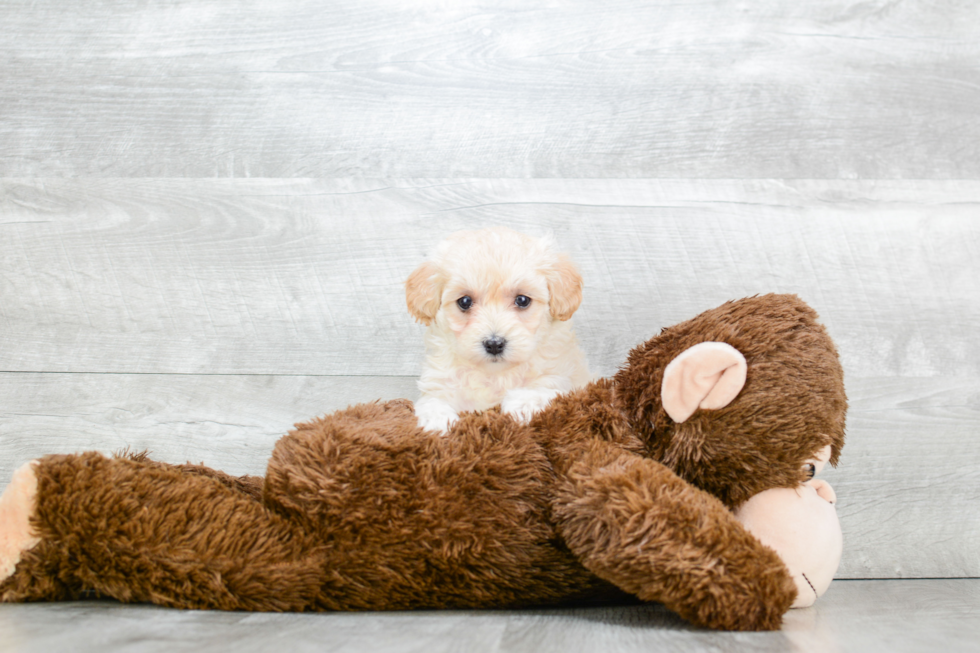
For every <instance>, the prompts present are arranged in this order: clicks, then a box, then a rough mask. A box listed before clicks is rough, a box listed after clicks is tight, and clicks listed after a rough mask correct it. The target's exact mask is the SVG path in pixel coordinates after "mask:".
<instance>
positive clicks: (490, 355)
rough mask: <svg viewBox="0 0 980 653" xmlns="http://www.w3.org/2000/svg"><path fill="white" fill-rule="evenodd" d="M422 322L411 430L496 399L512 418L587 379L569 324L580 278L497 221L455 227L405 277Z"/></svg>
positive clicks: (437, 426) (548, 244)
mask: <svg viewBox="0 0 980 653" xmlns="http://www.w3.org/2000/svg"><path fill="white" fill-rule="evenodd" d="M405 299H406V301H407V302H408V311H409V313H411V314H412V315H413V316H414V317H415V319H416V320H417V321H419V322H421V323H422V324H425V325H426V326H427V327H428V329H427V330H426V335H425V348H426V359H425V364H424V366H423V369H422V376H421V378H420V379H419V390H420V391H421V394H422V396H421V398H420V399H419V400H418V401H417V402H415V415H416V416H417V417H418V422H419V426H421V427H423V428H426V429H430V430H433V431H440V432H445V431H446V430H447V429H448V428H449V427H450V426H452V424H453V423H454V422H455V421H456V420H457V418H458V416H459V413H460V412H462V411H467V410H483V409H486V408H490V407H491V406H495V405H497V404H500V405H501V409H502V410H503V411H504V412H505V413H508V414H510V415H513V416H514V417H516V418H518V419H519V420H521V421H527V420H528V419H530V418H531V416H532V415H533V414H534V413H535V412H537V411H539V410H541V409H542V408H544V407H545V406H547V405H548V403H549V402H550V401H551V400H552V399H553V398H554V397H555V396H556V395H558V394H560V393H562V392H568V391H569V390H572V389H575V388H578V387H581V386H583V385H585V384H586V383H587V382H588V381H589V380H590V378H591V377H590V375H589V371H588V365H587V363H586V361H585V355H584V354H583V353H582V350H581V349H580V348H579V346H578V341H577V340H576V338H575V333H574V332H573V331H572V326H571V323H570V322H569V321H568V320H569V318H571V317H572V313H574V312H575V311H576V309H578V307H579V304H580V303H581V302H582V277H581V276H580V275H579V273H578V271H577V270H576V269H575V266H574V265H573V264H572V262H571V261H570V260H569V258H568V257H567V256H566V255H564V254H559V253H557V252H556V251H555V249H554V242H553V241H552V240H551V239H550V238H533V237H531V236H526V235H524V234H520V233H517V232H516V231H512V230H510V229H506V228H503V227H497V228H492V229H483V230H481V231H462V232H458V233H455V234H453V235H451V236H449V238H447V239H446V240H444V241H443V242H442V243H440V244H439V246H438V248H437V249H436V252H435V255H434V256H433V257H432V260H430V261H427V262H425V263H423V264H422V265H420V266H419V267H418V269H416V270H415V271H414V272H412V274H411V276H409V278H408V281H406V282H405Z"/></svg>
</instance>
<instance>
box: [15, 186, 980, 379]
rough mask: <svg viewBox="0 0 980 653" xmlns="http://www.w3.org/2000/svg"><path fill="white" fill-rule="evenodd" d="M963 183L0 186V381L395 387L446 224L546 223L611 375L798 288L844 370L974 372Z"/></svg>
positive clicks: (404, 369) (971, 210)
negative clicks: (413, 301)
mask: <svg viewBox="0 0 980 653" xmlns="http://www.w3.org/2000/svg"><path fill="white" fill-rule="evenodd" d="M978 215H980V182H973V181H946V182H931V181H896V182H888V181H878V182H862V181H857V182H841V181H795V182H791V181H761V180H755V181H739V180H735V181H732V180H729V181H724V180H721V181H711V180H708V181H684V180H677V181H656V180H470V181H399V180H386V181H372V180H365V181H356V180H168V179H156V180H128V179H106V180H58V179H45V180H20V181H18V180H3V181H0V238H2V241H3V253H4V256H3V257H2V259H0V296H2V297H3V302H0V370H4V371H50V372H119V373H132V372H147V373H206V374H216V373H227V374H242V373H247V374H304V375H380V376H388V375H391V376H412V375H417V374H418V372H419V369H420V364H421V359H422V355H423V351H422V330H421V327H420V326H418V325H416V324H414V323H413V322H412V320H411V318H410V317H409V315H408V313H407V311H406V309H405V302H404V293H403V289H402V288H403V286H402V284H403V282H404V279H405V278H406V277H407V276H408V274H409V272H410V271H411V270H412V269H413V268H414V267H415V266H416V265H418V264H419V263H420V262H421V261H423V260H424V258H425V254H426V252H427V251H428V250H430V249H431V248H432V247H433V246H434V244H435V243H436V242H437V241H438V240H439V239H441V238H442V237H443V236H445V235H446V234H447V233H449V232H451V231H454V230H456V229H462V228H479V227H483V226H486V225H488V224H504V225H508V226H511V227H514V228H517V229H520V230H525V231H531V232H544V231H551V232H554V234H555V235H556V237H557V239H558V241H559V243H560V244H561V246H562V247H563V248H565V249H566V250H567V251H569V252H570V253H571V254H572V256H573V258H574V259H575V260H576V262H577V263H578V265H579V266H580V268H581V270H582V272H583V275H584V277H585V280H586V290H585V301H584V303H583V306H582V308H581V309H580V311H579V313H578V314H577V315H576V317H575V323H576V331H577V333H578V334H579V337H580V340H581V341H582V344H583V347H584V349H585V351H586V353H587V354H588V356H589V358H590V361H591V364H592V367H593V369H595V370H596V371H597V372H599V373H601V374H609V373H611V372H612V371H614V370H615V369H616V368H617V367H618V366H619V365H620V364H621V363H622V361H623V360H625V357H626V354H627V352H628V351H629V349H630V348H631V347H633V346H634V345H636V344H638V343H640V342H642V341H644V340H646V339H647V338H649V337H650V336H652V335H654V334H656V333H657V332H658V331H659V330H660V328H661V327H663V326H667V325H670V324H674V323H676V322H679V321H681V320H684V319H687V318H689V317H692V316H694V315H696V314H697V313H699V312H701V311H703V310H705V309H707V308H710V307H713V306H716V305H718V304H720V303H722V302H724V301H726V300H728V299H733V298H738V297H743V296H746V295H752V294H756V293H765V292H791V293H797V294H799V295H800V296H801V297H802V298H803V299H805V300H806V301H808V302H809V303H810V304H811V305H813V306H814V307H815V308H816V309H817V310H818V311H819V312H820V314H821V316H822V318H823V320H824V322H825V323H826V324H827V326H828V328H829V329H830V332H831V335H832V336H833V337H834V338H835V340H836V341H837V343H838V346H839V348H840V351H841V355H842V358H843V361H844V365H845V369H846V372H847V374H848V377H849V378H880V377H890V376H900V377H933V376H944V377H967V378H977V377H980V345H978V343H977V340H976V338H975V332H974V328H973V325H975V324H977V323H978V322H980V272H978V264H977V261H978V260H980V220H977V219H976V217H977V216H978Z"/></svg>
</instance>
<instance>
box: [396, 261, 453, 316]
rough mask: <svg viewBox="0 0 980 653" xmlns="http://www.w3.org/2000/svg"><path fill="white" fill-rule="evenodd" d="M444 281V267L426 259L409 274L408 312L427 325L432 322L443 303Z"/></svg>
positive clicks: (406, 297) (406, 295)
mask: <svg viewBox="0 0 980 653" xmlns="http://www.w3.org/2000/svg"><path fill="white" fill-rule="evenodd" d="M444 281H445V279H444V275H443V272H442V268H440V267H439V266H438V265H436V264H435V263H433V262H431V261H426V262H425V263H423V264H422V265H420V266H418V267H417V268H415V271H414V272H412V274H410V275H408V280H407V281H406V282H405V302H406V303H407V304H408V312H409V313H411V314H412V317H414V318H415V320H416V321H417V322H421V323H422V324H424V325H426V326H429V325H430V324H432V320H433V319H435V317H436V313H438V312H439V306H440V305H441V304H442V286H443V283H444Z"/></svg>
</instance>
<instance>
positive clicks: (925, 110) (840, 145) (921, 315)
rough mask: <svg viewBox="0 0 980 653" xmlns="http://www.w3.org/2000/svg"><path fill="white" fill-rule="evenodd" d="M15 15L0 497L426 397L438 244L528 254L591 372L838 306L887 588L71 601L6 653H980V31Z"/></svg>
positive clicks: (822, 9) (505, 10) (240, 11)
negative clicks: (728, 317)
mask: <svg viewBox="0 0 980 653" xmlns="http://www.w3.org/2000/svg"><path fill="white" fill-rule="evenodd" d="M0 17H2V18H0V21H2V25H3V29H0V61H2V66H0V483H4V482H6V481H7V479H8V478H9V476H10V474H11V473H12V471H13V470H14V469H15V468H16V467H17V466H18V465H19V464H20V463H22V462H23V461H25V460H27V459H30V458H32V457H35V456H38V455H41V454H43V453H48V452H55V451H57V452H66V451H75V450H81V449H98V450H103V451H112V450H118V449H122V448H126V447H130V448H133V449H144V448H146V449H150V450H151V451H152V452H153V455H154V456H156V457H158V458H160V459H162V460H168V461H171V462H183V461H185V460H192V461H195V462H197V461H203V462H205V463H207V464H209V465H212V466H215V467H219V468H222V469H225V470H226V471H229V472H233V473H245V472H249V473H262V471H263V469H264V463H265V460H266V458H267V457H268V453H269V450H270V448H271V446H272V444H273V443H274V442H275V440H276V438H277V437H279V436H280V435H281V434H282V433H284V432H285V430H286V429H288V428H289V426H290V425H291V424H292V423H293V422H295V421H298V420H303V419H306V418H308V417H310V416H312V415H316V414H321V413H325V412H329V411H331V410H335V409H337V408H342V407H345V406H347V405H348V404H350V403H356V402H361V401H370V400H373V399H376V398H394V397H409V398H415V396H416V393H415V385H414V379H415V376H416V375H417V374H418V372H419V369H420V363H421V357H422V342H421V336H422V331H421V328H420V327H419V326H418V325H416V324H414V323H413V322H412V320H411V319H410V317H409V316H408V315H407V312H406V310H405V307H404V298H403V294H402V283H403V281H404V279H405V277H406V276H407V275H408V273H409V272H410V271H411V270H412V269H413V267H414V266H415V265H417V264H418V263H419V262H420V261H421V260H423V258H424V256H425V254H426V252H427V251H429V250H430V249H431V248H432V246H433V245H434V243H435V242H436V241H438V240H439V239H440V238H441V237H442V236H444V235H445V234H447V233H449V232H451V231H454V230H456V229H462V228H475V227H480V226H485V225H488V224H503V225H508V226H511V227H514V228H517V229H520V230H524V231H530V232H535V233H541V232H552V233H554V234H555V236H556V238H557V239H558V241H559V242H560V243H561V244H562V246H563V247H564V248H565V249H566V250H568V251H569V252H570V253H571V254H572V256H573V258H574V259H575V260H576V262H577V263H578V264H579V266H580V268H581V269H582V272H583V275H584V277H585V280H586V290H585V301H584V303H583V306H582V308H581V310H580V311H579V313H578V314H577V315H576V318H575V321H576V330H577V332H578V334H579V337H580V339H581V341H582V345H583V348H584V349H585V351H586V352H587V353H588V355H589V358H590V362H591V365H592V367H593V369H594V370H595V371H597V372H598V373H600V374H603V375H606V374H611V373H612V372H614V371H615V370H616V369H617V367H618V365H620V363H621V362H622V361H623V360H624V358H625V355H626V353H627V352H628V351H629V349H630V348H631V347H632V346H634V345H635V344H637V343H639V342H641V341H643V340H645V339H646V338H648V337H650V336H651V335H653V334H655V333H656V332H657V331H659V329H660V328H661V327H663V326H666V325H669V324H672V323H675V322H677V321H680V320H683V319H686V318H688V317H691V316H693V315H694V314H696V313H698V312H700V311H702V310H704V309H706V308H710V307H712V306H715V305H717V304H719V303H721V302H723V301H725V300H727V299H731V298H736V297H741V296H745V295H751V294H755V293H764V292H794V293H797V294H799V295H800V296H801V297H803V298H804V299H805V300H806V301H808V302H809V303H811V304H812V305H813V306H814V307H815V308H817V310H818V311H819V312H820V313H821V316H822V318H823V320H824V322H825V323H826V324H827V326H828V328H829V329H830V332H831V334H832V335H833V337H834V338H835V340H836V342H837V343H838V346H839V349H840V353H841V358H842V361H843V363H844V367H845V374H846V383H847V388H848V393H849V396H850V398H851V412H850V415H849V422H848V436H847V437H848V442H847V446H846V447H845V449H844V453H843V457H842V459H841V464H840V466H839V468H838V469H836V470H831V471H830V472H828V473H827V475H826V477H827V479H828V480H829V481H830V482H831V483H832V484H833V486H834V487H835V489H836V490H837V493H838V496H839V499H840V502H839V513H840V516H841V521H842V524H843V528H844V536H845V550H844V558H843V560H842V563H841V568H840V572H839V574H838V578H840V579H888V580H875V581H870V580H846V581H845V580H839V581H835V583H834V585H832V587H831V590H830V593H829V594H828V595H827V597H826V598H825V599H822V601H821V602H819V603H818V604H817V606H816V607H815V608H812V609H809V610H805V611H796V612H792V613H790V615H789V616H788V617H787V619H786V625H785V627H784V630H783V631H782V632H780V633H776V634H769V635H732V634H722V633H704V632H699V631H693V630H689V629H687V628H686V627H684V626H683V625H682V624H681V623H680V622H678V621H677V620H676V619H674V618H673V617H672V616H671V615H669V614H667V613H665V612H664V611H663V610H662V609H660V608H658V607H656V606H647V607H643V608H617V609H606V610H596V611H573V612H562V611H547V610H544V611H533V612H526V613H524V612H522V613H504V612H494V613H455V612H454V613H442V614H436V613H418V614H415V613H413V614H392V615H376V614H366V615H280V616H272V615H242V614H232V615H228V614H225V615H222V614H208V613H178V612H173V611H166V610H156V609H153V608H149V607H140V606H125V607H124V606H118V605H114V604H107V603H84V604H67V605H31V606H8V605H4V606H0V649H4V650H6V649H9V650H49V649H52V648H66V649H69V650H72V649H74V650H94V649H95V648H96V647H97V646H98V647H99V650H158V649H159V650H173V649H175V648H181V647H191V645H192V644H193V643H198V644H199V645H200V648H201V649H202V650H211V649H215V650H217V649H218V648H219V647H222V648H223V647H224V644H223V642H225V639H224V638H225V637H228V638H232V639H233V640H234V641H236V647H238V648H241V649H244V650H253V649H254V650H259V649H266V648H269V647H271V646H276V645H278V642H280V641H283V640H282V639H281V638H283V637H287V636H288V638H289V645H290V646H292V645H293V644H295V645H296V646H295V647H296V648H297V649H304V650H305V648H313V647H314V646H316V645H318V644H319V646H318V649H319V648H325V649H326V650H367V649H369V648H373V649H376V650H528V649H531V648H534V649H535V650H538V649H541V650H544V649H547V648H554V649H556V650H558V649H565V648H568V649H573V648H609V649H610V650H618V649H622V650H632V649H634V648H639V647H641V646H642V647H644V648H645V649H650V648H653V649H656V648H660V647H662V648H666V649H668V650H669V649H673V648H684V649H685V650H718V651H722V650H724V651H727V650H741V649H748V648H752V649H753V650H801V651H810V650H814V651H816V650H831V651H833V650H840V651H845V650H847V651H850V650H855V651H856V650H889V651H905V650H935V649H937V648H940V647H943V648H946V649H948V650H951V651H953V650H975V644H974V645H973V646H974V648H973V649H971V648H970V646H971V643H973V642H975V641H976V637H977V635H978V634H980V633H978V632H977V626H976V624H977V623H980V606H978V604H980V598H978V596H980V595H978V589H977V588H978V585H977V583H980V581H977V580H972V581H971V580H953V579H956V578H974V579H976V578H980V546H977V542H980V444H978V442H980V344H978V341H977V338H976V335H977V332H978V331H977V326H976V325H977V324H980V263H978V260H980V145H978V143H980V118H978V112H977V108H978V107H980V38H978V35H980V4H978V3H975V2H963V1H960V0H936V1H930V2H925V1H924V0H921V1H918V0H909V1H905V2H895V1H894V0H861V1H859V0H825V1H821V2H802V3H801V2H798V1H794V0H756V1H754V2H733V1H730V0H707V1H695V0H680V1H671V2H666V1H665V0H651V1H646V2H639V1H630V0H611V1H609V2H602V3H595V2H585V1H582V2H563V3H553V2H547V3H538V2H501V3H491V4H487V3H479V2H475V1H471V0H458V1H456V2H452V3H430V2H410V1H409V0H402V1H399V0H391V1H388V2H364V1H354V0H339V1H337V2H332V3H315V2H296V3H279V4H276V3H269V2H261V1H258V0H244V1H237V0H236V1H235V2H230V1H228V0H200V1H194V2H189V1H184V0H158V1H155V2H150V3H136V4H133V3H127V2H121V1H120V0H107V1H106V2H100V3H97V4H93V3H70V2H55V1H54V0H40V1H37V2H31V3H23V2H13V1H8V0H0ZM900 579H901V580H900ZM913 579H933V580H913ZM913 615H914V617H915V619H914V620H913V618H912V616H913ZM284 633H285V634H284ZM229 641H231V640H229ZM304 647H305V648H304Z"/></svg>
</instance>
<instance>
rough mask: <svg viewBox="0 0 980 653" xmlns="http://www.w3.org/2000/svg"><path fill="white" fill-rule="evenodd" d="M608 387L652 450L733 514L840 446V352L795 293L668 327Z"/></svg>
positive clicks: (805, 473)
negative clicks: (612, 387) (723, 504)
mask: <svg viewBox="0 0 980 653" xmlns="http://www.w3.org/2000/svg"><path fill="white" fill-rule="evenodd" d="M615 381H616V393H617V396H618V398H619V401H620V405H621V406H622V407H623V408H624V409H625V411H626V412H627V414H628V416H629V419H630V422H631V426H632V427H633V429H634V430H635V432H636V433H638V434H639V435H640V436H641V438H642V439H643V440H644V442H645V443H646V446H647V449H648V451H649V453H650V455H651V456H652V457H654V458H656V459H657V460H660V461H661V462H663V463H664V464H666V465H667V466H668V467H670V468H671V469H673V470H674V471H675V472H676V473H677V474H678V475H679V476H681V477H682V478H684V479H685V480H687V481H688V482H690V483H692V484H694V485H696V486H698V487H700V488H702V489H704V490H706V491H708V492H711V493H712V494H714V495H715V496H717V497H719V498H720V499H721V500H722V501H724V502H725V504H726V505H728V506H729V507H731V508H737V507H738V506H740V505H741V504H743V503H744V502H745V501H746V500H748V499H749V497H751V496H753V495H755V494H758V493H759V492H763V491H765V490H768V489H771V488H777V487H786V488H791V487H796V486H798V485H800V484H801V483H803V482H805V481H806V480H807V479H808V478H810V477H812V475H813V472H814V467H815V464H816V463H817V461H818V460H819V459H823V461H825V462H829V463H830V464H831V465H836V463H837V460H838V457H839V456H840V451H841V448H842V447H843V446H844V420H845V414H846V412H847V398H846V396H845V394H844V375H843V371H842V369H841V365H840V361H839V359H838V356H837V350H836V348H835V347H834V344H833V342H832V341H831V339H830V337H829V336H828V335H827V332H826V329H824V327H823V326H822V325H821V324H819V323H818V322H817V314H816V312H814V311H813V309H811V308H810V307H809V306H807V305H806V304H805V303H804V302H803V301H801V300H800V299H799V298H798V297H796V296H795V295H763V296H759V297H750V298H746V299H741V300H738V301H733V302H728V303H726V304H723V305H722V306H719V307H718V308H715V309H711V310H709V311H705V312H704V313H702V314H701V315H698V316H697V317H695V318H693V319H691V320H688V321H686V322H682V323H680V324H677V325H675V326H672V327H668V328H666V329H664V330H663V331H662V332H661V333H660V335H658V336H656V337H654V338H651V339H650V340H649V341H647V342H646V343H645V344H643V345H640V346H639V347H636V348H635V349H634V350H633V351H632V352H631V353H630V355H629V358H628V360H627V363H626V366H625V367H624V368H623V369H622V370H620V372H619V373H617V375H616V377H615ZM828 447H829V460H828V456H827V448H828Z"/></svg>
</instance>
